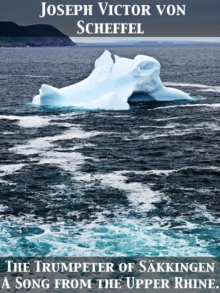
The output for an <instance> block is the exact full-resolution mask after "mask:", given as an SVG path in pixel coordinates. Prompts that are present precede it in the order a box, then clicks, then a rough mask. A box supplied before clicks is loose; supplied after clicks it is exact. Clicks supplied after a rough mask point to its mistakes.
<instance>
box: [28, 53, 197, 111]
mask: <svg viewBox="0 0 220 293" xmlns="http://www.w3.org/2000/svg"><path fill="white" fill-rule="evenodd" d="M114 57H115V62H113V59H112V57H111V53H110V52H109V51H107V50H106V51H105V52H104V53H103V54H102V55H101V56H100V57H99V58H98V59H97V60H96V61H95V69H94V70H93V71H92V73H91V74H90V76H89V77H87V78H86V79H84V80H83V81H81V82H78V83H76V84H73V85H70V86H67V87H64V88H61V89H57V88H54V87H52V86H49V85H46V84H43V85H42V86H41V89H40V90H39V92H40V94H39V95H37V96H35V97H34V98H33V104H35V105H50V106H75V107H80V108H86V109H105V110H126V109H128V108H129V104H128V102H129V98H131V96H132V95H133V94H136V93H144V94H142V96H141V102H145V101H149V99H150V100H155V101H173V100H189V99H191V98H190V97H189V95H187V94H186V93H184V92H182V91H180V90H177V89H174V88H169V87H165V86H164V85H163V84H162V82H161V80H160V63H159V62H158V61H157V60H156V59H154V58H152V57H149V56H144V55H138V56H136V57H135V58H134V59H133V60H132V59H128V58H120V57H118V56H116V55H115V56H114ZM139 99H140V97H139ZM132 102H135V98H133V100H132Z"/></svg>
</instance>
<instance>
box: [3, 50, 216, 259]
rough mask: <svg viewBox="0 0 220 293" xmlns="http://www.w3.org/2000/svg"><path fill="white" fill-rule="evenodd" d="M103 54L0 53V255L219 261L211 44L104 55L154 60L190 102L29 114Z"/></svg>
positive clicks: (41, 110)
mask: <svg viewBox="0 0 220 293" xmlns="http://www.w3.org/2000/svg"><path fill="white" fill-rule="evenodd" d="M104 49H106V48H104V47H76V48H11V49H10V48H0V66H1V67H0V101H1V107H0V122H1V123H0V131H1V132H0V135H1V140H0V152H1V156H0V160H1V165H0V198H1V201H0V256H204V255H209V256H210V255H213V256H220V218H219V216H220V180H219V179H220V151H219V144H220V138H219V134H220V79H219V77H220V66H219V64H220V50H219V46H218V45H182V46H178V45H173V46H165V45H164V46H139V47H111V48H108V49H109V50H110V51H111V52H112V53H115V54H117V55H119V56H124V57H129V58H133V57H134V56H136V55H138V54H146V55H149V56H152V57H154V58H156V59H157V60H159V61H160V63H161V65H162V71H161V79H162V81H163V82H165V84H166V85H169V86H173V87H176V88H179V89H182V90H184V91H185V92H187V93H190V94H191V95H192V96H193V97H195V101H194V102H191V103H186V102H185V103H184V102H178V103H175V102H172V103H153V102H149V103H148V104H146V105H136V106H134V105H132V106H131V108H130V110H128V111H84V110H80V109H74V108H48V107H36V106H33V105H32V104H31V101H32V97H33V96H34V95H36V94H37V93H38V89H39V88H40V86H41V84H43V83H46V84H50V85H52V86H56V87H58V88H60V87H64V86H67V85H70V84H73V83H75V82H78V81H80V80H82V79H84V78H85V77H87V76H88V74H89V73H90V72H91V71H92V69H93V63H94V61H95V60H96V58H97V57H98V56H99V55H100V54H101V53H102V52H103V50H104Z"/></svg>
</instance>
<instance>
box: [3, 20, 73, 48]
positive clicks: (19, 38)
mask: <svg viewBox="0 0 220 293" xmlns="http://www.w3.org/2000/svg"><path fill="white" fill-rule="evenodd" d="M27 46H30V47H42V46H76V44H75V43H74V42H73V41H71V39H70V38H69V37H68V36H66V35H65V34H63V33H62V32H61V31H59V30H58V29H56V28H55V27H53V26H52V25H44V24H37V25H30V26H19V25H17V24H16V23H14V22H9V21H0V47H27Z"/></svg>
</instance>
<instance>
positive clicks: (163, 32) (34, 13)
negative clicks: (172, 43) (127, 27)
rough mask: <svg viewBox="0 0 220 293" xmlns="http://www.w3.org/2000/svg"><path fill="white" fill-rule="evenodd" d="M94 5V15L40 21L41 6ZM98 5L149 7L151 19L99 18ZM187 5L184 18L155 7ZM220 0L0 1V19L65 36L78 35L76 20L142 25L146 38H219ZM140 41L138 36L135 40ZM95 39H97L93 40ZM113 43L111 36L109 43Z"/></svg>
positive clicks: (49, 17) (138, 17)
mask: <svg viewBox="0 0 220 293" xmlns="http://www.w3.org/2000/svg"><path fill="white" fill-rule="evenodd" d="M41 2H46V3H47V6H48V5H49V4H53V5H58V4H64V5H65V4H72V5H73V4H74V5H75V4H81V5H86V4H89V5H93V8H94V9H93V13H94V16H82V15H80V16H78V17H76V16H62V17H59V16H52V17H51V16H48V17H46V18H40V17H39V15H41V14H42V4H41ZM98 2H108V3H109V4H113V5H116V4H128V5H134V4H137V5H143V4H145V5H146V4H147V5H150V6H151V16H136V17H131V16H120V17H119V16H112V17H110V16H101V13H100V9H99V6H98V4H97V3H98ZM170 4H175V5H186V15H185V16H173V17H171V16H168V15H167V14H165V15H163V16H160V15H159V13H158V10H157V9H156V5H162V6H163V5H170ZM219 13H220V0H44V1H43V0H0V20H2V21H13V22H15V23H18V24H20V25H30V24H51V25H53V26H55V27H57V28H58V29H60V30H61V31H62V32H63V33H65V34H67V35H68V36H77V33H76V31H77V25H76V24H77V21H78V20H81V19H83V20H85V23H86V22H109V23H111V22H117V23H119V22H125V23H127V22H141V23H142V24H143V29H144V31H145V36H147V37H151V38H152V37H165V36H167V37H169V38H171V37H178V36H179V37H199V36H200V37H208V36H210V37H220V16H219ZM137 38H138V39H141V38H140V37H137ZM95 40H97V38H96V36H95V37H93V41H95ZM113 40H116V39H115V37H111V39H110V41H113Z"/></svg>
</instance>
